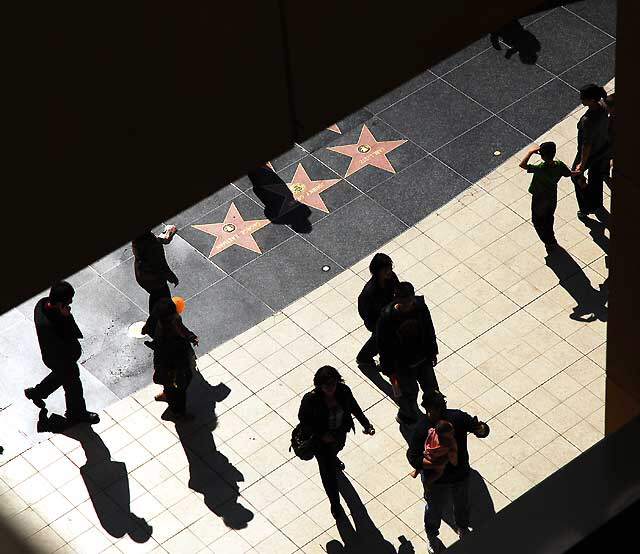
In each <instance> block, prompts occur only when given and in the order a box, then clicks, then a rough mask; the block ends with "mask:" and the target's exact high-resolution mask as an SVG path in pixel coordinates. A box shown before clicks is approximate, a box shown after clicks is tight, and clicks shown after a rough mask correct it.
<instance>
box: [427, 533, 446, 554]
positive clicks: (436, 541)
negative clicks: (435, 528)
mask: <svg viewBox="0 0 640 554" xmlns="http://www.w3.org/2000/svg"><path fill="white" fill-rule="evenodd" d="M446 549H447V547H446V546H445V545H444V543H443V542H442V541H441V540H440V538H439V537H437V536H434V537H430V536H429V535H427V552H428V553H429V554H440V553H441V552H444V551H445V550H446Z"/></svg>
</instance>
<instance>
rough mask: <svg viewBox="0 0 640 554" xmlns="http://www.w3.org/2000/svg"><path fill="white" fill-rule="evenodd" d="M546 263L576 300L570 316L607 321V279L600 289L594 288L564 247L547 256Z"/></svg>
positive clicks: (586, 319)
mask: <svg viewBox="0 0 640 554" xmlns="http://www.w3.org/2000/svg"><path fill="white" fill-rule="evenodd" d="M545 263H546V264H547V266H548V267H549V268H551V269H552V270H553V272H554V273H555V274H556V277H558V280H559V281H560V283H559V284H560V286H561V287H562V288H564V289H565V290H566V291H567V292H568V293H569V294H570V295H571V296H572V297H573V299H574V300H575V302H576V304H577V306H575V307H574V308H573V313H572V314H571V315H570V316H569V317H570V318H571V319H575V320H576V321H584V322H587V323H588V322H590V321H596V320H599V321H607V311H608V310H607V306H606V304H607V297H608V287H607V281H605V282H604V283H602V285H600V288H599V289H595V288H593V286H592V285H591V281H590V280H589V278H588V277H587V276H586V274H585V272H584V271H583V270H582V268H581V267H580V265H578V263H577V262H576V261H575V260H574V259H573V257H572V256H571V254H569V253H568V252H567V251H566V250H564V249H563V248H560V247H559V248H557V249H556V250H555V251H553V252H552V253H551V254H549V255H547V257H546V258H545Z"/></svg>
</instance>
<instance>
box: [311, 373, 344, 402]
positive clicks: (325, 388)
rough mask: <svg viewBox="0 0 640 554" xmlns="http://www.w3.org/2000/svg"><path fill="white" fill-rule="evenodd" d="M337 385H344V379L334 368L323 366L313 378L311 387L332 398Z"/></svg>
mask: <svg viewBox="0 0 640 554" xmlns="http://www.w3.org/2000/svg"><path fill="white" fill-rule="evenodd" d="M338 383H344V379H343V378H342V376H341V375H340V373H338V370H337V369H336V368H335V367H332V366H330V365H323V366H322V367H321V368H320V369H319V370H318V371H316V374H315V375H314V376H313V386H314V387H315V389H316V390H317V391H322V392H323V393H324V394H326V395H327V396H333V395H334V394H335V392H336V387H337V386H338Z"/></svg>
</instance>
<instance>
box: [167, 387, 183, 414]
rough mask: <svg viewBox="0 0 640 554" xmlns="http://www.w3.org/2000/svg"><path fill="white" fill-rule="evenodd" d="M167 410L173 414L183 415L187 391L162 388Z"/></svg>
mask: <svg viewBox="0 0 640 554" xmlns="http://www.w3.org/2000/svg"><path fill="white" fill-rule="evenodd" d="M164 393H165V396H166V398H167V403H168V404H169V408H170V409H171V411H172V412H173V413H174V414H184V413H185V410H186V408H187V389H186V388H180V387H178V388H176V387H164Z"/></svg>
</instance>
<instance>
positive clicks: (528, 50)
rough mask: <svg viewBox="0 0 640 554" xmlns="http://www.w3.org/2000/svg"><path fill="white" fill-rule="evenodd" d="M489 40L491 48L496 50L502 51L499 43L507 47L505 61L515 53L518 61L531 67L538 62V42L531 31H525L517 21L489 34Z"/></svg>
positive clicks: (512, 21)
mask: <svg viewBox="0 0 640 554" xmlns="http://www.w3.org/2000/svg"><path fill="white" fill-rule="evenodd" d="M490 39H491V44H492V46H493V47H494V48H495V49H496V50H502V47H501V46H500V41H502V42H504V43H505V44H506V45H507V46H508V47H509V48H508V49H507V52H506V53H505V55H504V57H505V58H507V59H510V58H511V57H512V56H513V55H514V54H516V53H517V54H518V56H519V58H520V61H521V62H522V63H524V64H527V65H533V64H535V63H536V61H538V52H540V41H539V40H538V39H537V38H536V37H535V35H534V34H533V33H532V32H531V31H529V30H527V29H525V28H524V27H523V26H522V24H521V23H520V22H519V21H518V20H517V19H513V20H511V21H509V23H507V24H506V25H503V26H502V27H500V28H499V29H497V30H496V31H494V32H493V33H491V36H490Z"/></svg>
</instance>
